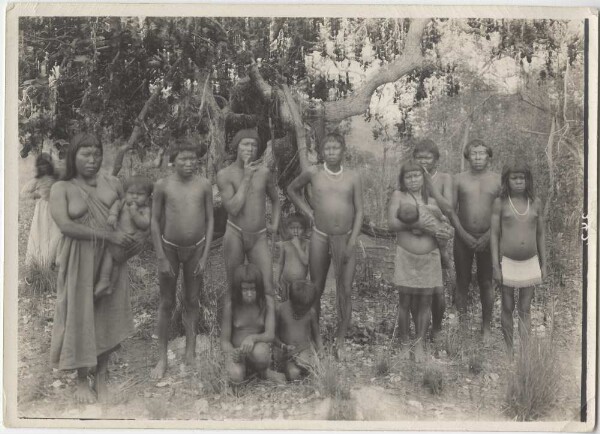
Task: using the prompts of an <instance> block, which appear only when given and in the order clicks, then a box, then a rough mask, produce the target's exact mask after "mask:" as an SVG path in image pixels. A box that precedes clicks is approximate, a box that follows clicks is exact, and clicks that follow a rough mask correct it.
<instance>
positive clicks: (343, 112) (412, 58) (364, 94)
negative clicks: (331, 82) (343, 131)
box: [324, 19, 429, 122]
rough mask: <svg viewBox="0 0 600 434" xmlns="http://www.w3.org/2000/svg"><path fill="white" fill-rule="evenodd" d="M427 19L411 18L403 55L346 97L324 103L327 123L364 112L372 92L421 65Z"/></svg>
mask: <svg viewBox="0 0 600 434" xmlns="http://www.w3.org/2000/svg"><path fill="white" fill-rule="evenodd" d="M428 23H429V20H424V19H414V20H413V21H412V22H411V23H410V28H409V30H408V34H407V35H406V42H405V45H404V52H403V53H402V54H401V55H400V56H399V57H398V58H396V60H394V61H393V62H391V63H389V64H387V65H385V66H382V67H381V68H380V69H379V70H378V71H377V72H376V73H375V74H374V75H373V76H372V77H371V78H369V79H368V80H367V81H366V82H365V83H364V84H363V85H362V86H361V87H360V88H359V89H357V90H355V91H354V92H353V93H352V94H351V95H349V96H348V97H346V98H344V99H341V100H337V101H328V102H325V103H324V106H325V119H326V120H327V121H328V122H338V121H341V120H343V119H346V118H348V117H351V116H356V115H359V114H362V113H364V112H365V111H366V110H367V109H368V108H369V104H370V102H371V96H372V95H373V92H375V90H376V89H377V88H378V87H379V86H381V85H383V84H385V83H390V82H394V81H396V80H399V79H400V78H401V77H403V76H404V75H406V74H408V73H410V72H412V71H413V70H415V69H417V68H420V67H422V66H423V64H424V63H425V58H424V57H423V54H422V53H421V38H422V36H423V31H424V30H425V27H426V26H427V24H428Z"/></svg>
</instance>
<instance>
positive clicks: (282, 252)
mask: <svg viewBox="0 0 600 434" xmlns="http://www.w3.org/2000/svg"><path fill="white" fill-rule="evenodd" d="M284 266H285V247H284V246H283V241H282V242H280V243H279V258H277V274H276V275H275V282H273V283H274V285H275V287H276V288H279V281H280V280H281V275H282V274H283V267H284Z"/></svg>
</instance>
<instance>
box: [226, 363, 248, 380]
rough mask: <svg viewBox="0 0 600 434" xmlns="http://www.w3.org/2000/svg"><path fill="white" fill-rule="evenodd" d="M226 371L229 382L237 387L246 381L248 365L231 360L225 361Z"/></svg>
mask: <svg viewBox="0 0 600 434" xmlns="http://www.w3.org/2000/svg"><path fill="white" fill-rule="evenodd" d="M225 371H226V372H227V377H228V378H229V381H230V382H231V383H232V384H233V385H234V386H235V385H238V384H240V383H242V382H243V381H244V380H245V379H246V364H245V363H243V362H235V361H233V360H232V359H231V358H228V359H227V360H226V361H225Z"/></svg>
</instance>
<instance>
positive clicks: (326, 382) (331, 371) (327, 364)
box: [309, 351, 350, 399]
mask: <svg viewBox="0 0 600 434" xmlns="http://www.w3.org/2000/svg"><path fill="white" fill-rule="evenodd" d="M309 370H310V376H311V378H312V383H313V385H314V386H315V388H316V389H317V390H318V391H319V393H320V394H321V395H322V396H323V397H330V398H334V399H350V386H349V384H348V382H347V380H346V379H345V378H344V377H343V376H341V375H340V371H339V368H338V366H337V363H336V361H335V357H334V355H333V354H332V353H331V352H329V351H328V352H326V353H325V354H324V355H323V356H322V357H315V364H314V365H313V366H312V367H311V368H310V369H309Z"/></svg>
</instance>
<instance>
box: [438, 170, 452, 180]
mask: <svg viewBox="0 0 600 434" xmlns="http://www.w3.org/2000/svg"><path fill="white" fill-rule="evenodd" d="M437 176H439V177H440V179H441V180H442V181H444V182H452V179H453V178H452V174H450V173H446V172H438V175H437Z"/></svg>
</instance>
